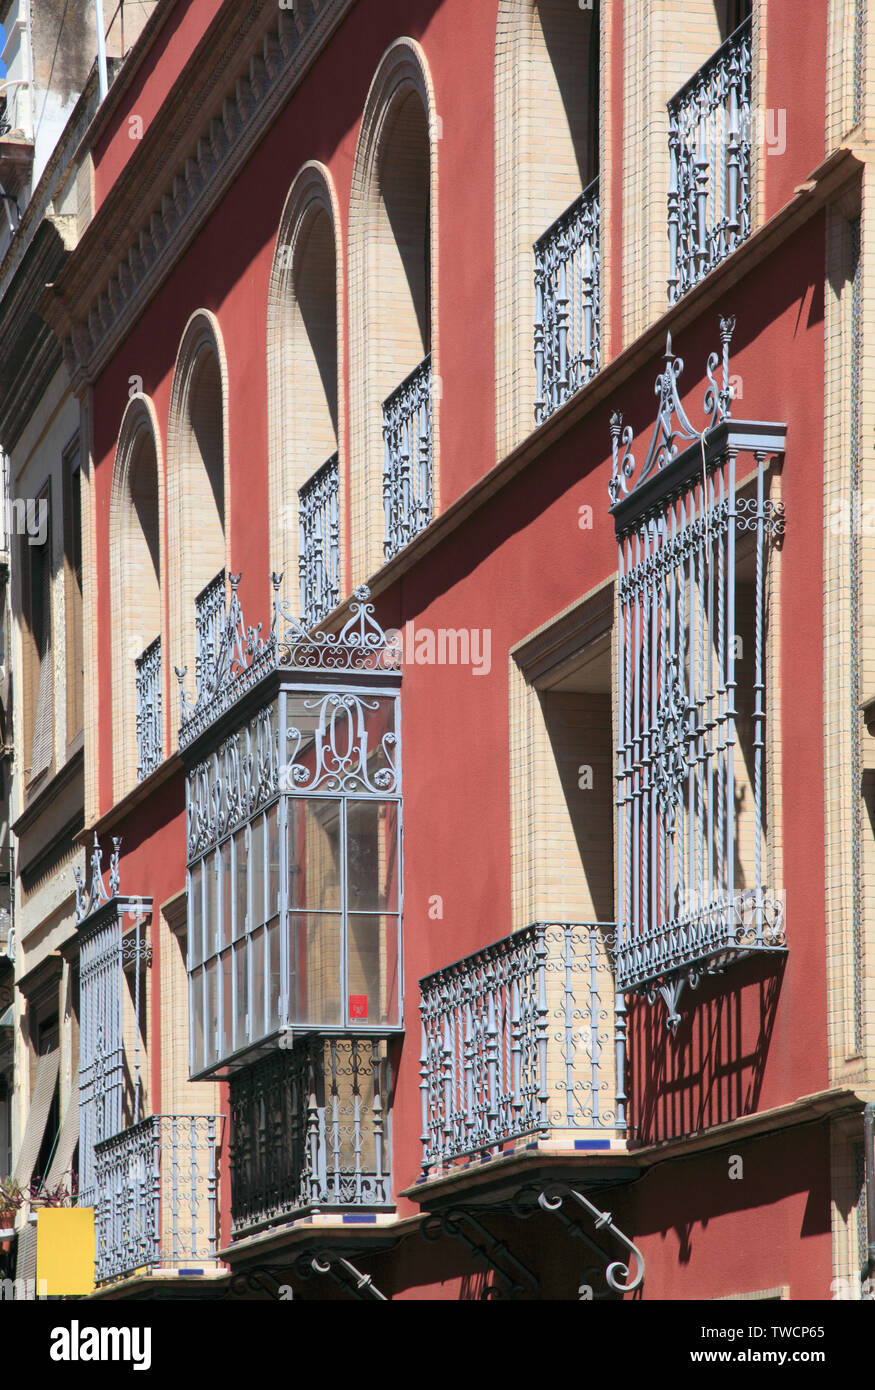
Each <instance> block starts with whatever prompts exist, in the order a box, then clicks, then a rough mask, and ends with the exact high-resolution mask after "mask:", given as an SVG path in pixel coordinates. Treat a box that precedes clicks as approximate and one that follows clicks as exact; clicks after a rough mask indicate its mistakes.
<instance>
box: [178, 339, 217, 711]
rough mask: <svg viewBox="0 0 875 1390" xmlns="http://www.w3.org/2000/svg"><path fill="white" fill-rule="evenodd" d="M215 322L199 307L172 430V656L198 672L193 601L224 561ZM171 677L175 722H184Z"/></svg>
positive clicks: (183, 358) (185, 350)
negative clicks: (181, 719) (180, 718)
mask: <svg viewBox="0 0 875 1390" xmlns="http://www.w3.org/2000/svg"><path fill="white" fill-rule="evenodd" d="M224 375H225V373H224V356H223V353H222V348H221V343H220V338H219V331H218V324H217V323H216V321H215V319H214V318H213V316H212V315H210V314H207V313H205V312H202V313H198V314H195V315H194V316H193V317H192V319H191V320H190V322H189V325H188V327H187V329H186V331H185V334H184V336H183V340H182V345H181V347H180V350H179V356H178V359H177V365H176V371H175V373H174V380H173V393H172V399H171V405H170V427H169V438H168V503H169V505H168V519H169V534H168V563H169V567H170V574H169V581H170V613H171V639H172V649H173V662H174V665H175V666H177V667H179V668H185V670H186V673H187V674H186V677H185V686H186V689H187V690H188V691H189V692H193V691H194V686H195V679H196V658H197V643H196V626H195V615H196V601H197V599H198V596H199V595H201V594H202V593H203V591H204V589H205V588H206V587H207V586H208V585H209V584H210V583H211V581H213V580H214V579H215V578H216V576H217V575H218V574H219V573H220V572H221V571H223V570H224V569H225V561H226V550H225V506H226V499H225V474H226V469H227V423H226V388H225V381H224ZM175 687H176V683H175V682H174V683H173V692H172V699H173V706H172V717H171V728H172V729H177V728H178V727H179V705H178V701H179V695H178V691H177V689H176V688H175Z"/></svg>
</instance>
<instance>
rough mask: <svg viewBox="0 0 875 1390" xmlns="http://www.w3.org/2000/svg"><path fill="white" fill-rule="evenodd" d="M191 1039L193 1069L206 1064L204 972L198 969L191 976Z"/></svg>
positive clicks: (198, 1068)
mask: <svg viewBox="0 0 875 1390" xmlns="http://www.w3.org/2000/svg"><path fill="white" fill-rule="evenodd" d="M191 1041H192V1057H191V1067H192V1071H199V1070H200V1068H201V1067H202V1066H203V1064H204V972H203V971H202V970H196V971H195V972H194V974H193V975H192V977H191Z"/></svg>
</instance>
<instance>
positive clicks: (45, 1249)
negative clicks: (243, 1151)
mask: <svg viewBox="0 0 875 1390" xmlns="http://www.w3.org/2000/svg"><path fill="white" fill-rule="evenodd" d="M36 1282H37V1288H38V1289H39V1290H40V1291H41V1292H43V1293H45V1294H85V1293H91V1292H92V1290H93V1288H94V1209H93V1207H40V1209H39V1210H38V1211H37V1215H36Z"/></svg>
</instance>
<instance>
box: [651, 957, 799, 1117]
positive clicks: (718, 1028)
mask: <svg viewBox="0 0 875 1390" xmlns="http://www.w3.org/2000/svg"><path fill="white" fill-rule="evenodd" d="M784 966H785V959H784V958H781V959H780V960H776V961H774V962H771V963H767V964H765V965H764V964H763V962H762V961H759V962H750V963H746V964H735V965H732V966H730V967H729V971H728V973H727V974H725V975H720V976H718V977H717V978H716V979H715V980H714V981H708V980H707V977H706V980H705V981H703V983H702V984H700V986H699V988H698V990H696V991H695V992H694V993H693V992H691V991H689V990H688V989H687V988H685V990H684V993H683V995H682V996H681V1004H680V1012H681V1022H680V1025H679V1026H678V1030H677V1033H676V1035H675V1036H674V1037H672V1035H671V1033H670V1032H669V1030H668V1028H667V1027H666V1021H665V1020H666V1011H665V1007H664V1005H663V1004H662V1002H661V1001H658V1002H657V1003H656V1004H654V1005H650V1004H648V1003H647V1002H646V1001H645V1000H643V999H642V1000H640V1001H636V1002H634V1003H633V1004H632V1005H631V1008H630V1011H629V1033H628V1050H629V1059H630V1105H629V1124H630V1137H631V1138H632V1139H633V1141H634V1142H635V1143H642V1144H651V1143H655V1142H656V1141H657V1140H660V1139H670V1138H677V1137H679V1136H681V1135H688V1134H695V1133H697V1132H698V1131H700V1130H702V1129H704V1128H706V1127H709V1126H711V1125H717V1124H723V1123H725V1122H726V1121H727V1120H735V1119H738V1118H739V1116H741V1115H749V1114H751V1113H752V1112H753V1111H754V1110H756V1108H757V1105H758V1103H759V1098H760V1092H761V1090H762V1083H763V1075H764V1073H765V1066H766V1058H767V1056H768V1051H769V1044H770V1042H771V1037H772V1030H773V1027H774V1022H775V1014H776V1011H777V1007H778V998H779V995H780V991H781V980H782V978H783V973H784Z"/></svg>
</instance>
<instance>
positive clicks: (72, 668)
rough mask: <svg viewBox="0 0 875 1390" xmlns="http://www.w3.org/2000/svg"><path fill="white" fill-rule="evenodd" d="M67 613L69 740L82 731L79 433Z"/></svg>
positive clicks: (72, 449)
mask: <svg viewBox="0 0 875 1390" xmlns="http://www.w3.org/2000/svg"><path fill="white" fill-rule="evenodd" d="M62 481H63V488H64V614H65V640H66V648H67V651H66V665H67V744H68V746H69V744H70V743H72V741H73V739H74V738H76V736H77V735H78V734H79V733H81V731H82V720H83V683H84V665H83V661H84V657H83V644H82V469H81V466H80V458H79V437H78V435H77V436H76V438H75V439H74V440H73V441H72V443H71V444H69V445H68V446H67V448H66V450H65V451H64V457H63V460H62Z"/></svg>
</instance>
